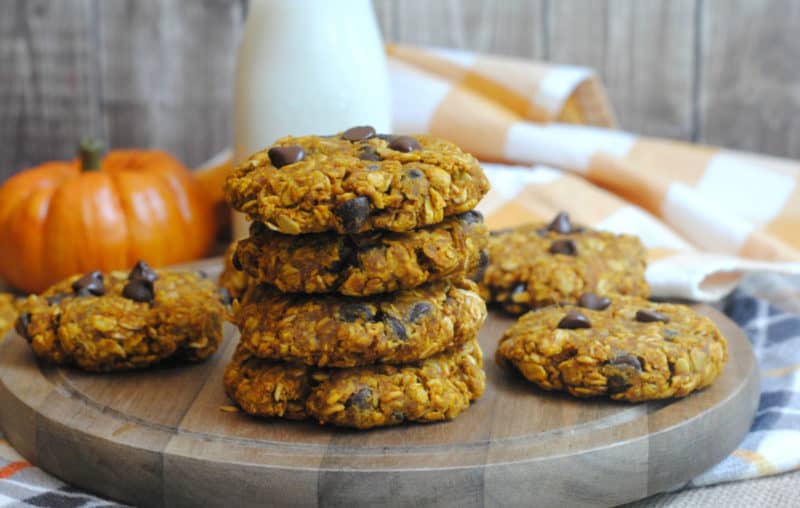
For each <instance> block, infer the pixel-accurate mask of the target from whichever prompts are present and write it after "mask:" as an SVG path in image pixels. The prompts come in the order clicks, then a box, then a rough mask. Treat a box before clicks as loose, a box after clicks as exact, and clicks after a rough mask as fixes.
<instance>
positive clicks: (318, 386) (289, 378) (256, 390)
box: [224, 340, 486, 429]
mask: <svg viewBox="0 0 800 508" xmlns="http://www.w3.org/2000/svg"><path fill="white" fill-rule="evenodd" d="M482 365H483V358H482V353H481V350H480V347H479V346H478V343H477V342H476V341H474V340H472V341H468V342H466V343H464V344H462V345H460V346H458V347H456V348H454V349H452V350H448V351H445V352H443V353H439V354H437V355H435V356H432V357H430V358H428V359H426V360H421V361H418V362H415V363H411V364H406V365H385V364H383V365H381V364H379V365H371V366H367V367H354V368H349V369H322V368H318V367H309V366H307V365H304V364H301V363H284V362H275V361H270V360H264V359H261V358H258V357H255V356H253V355H252V353H251V352H250V351H249V350H248V349H247V348H246V347H244V346H242V345H240V346H239V348H238V349H237V350H236V353H235V355H234V357H233V360H232V362H231V363H230V364H229V365H228V367H227V369H226V370H225V376H224V384H225V390H226V392H227V393H228V396H229V397H230V398H231V399H232V400H233V401H234V402H235V403H236V404H238V405H239V406H240V407H241V408H242V409H243V410H244V411H245V412H247V413H249V414H252V415H257V416H266V417H282V418H289V419H303V418H306V417H308V416H311V417H313V418H316V419H317V420H319V421H320V422H321V423H330V424H333V425H338V426H342V427H355V428H359V429H367V428H371V427H381V426H388V425H396V424H400V423H403V422H434V421H439V420H449V419H452V418H455V417H456V415H458V414H459V413H460V412H462V411H463V410H465V409H466V408H468V407H469V405H470V402H471V401H473V400H475V399H477V398H478V397H480V396H481V394H482V393H483V390H484V387H485V383H486V377H485V374H484V372H483V369H482Z"/></svg>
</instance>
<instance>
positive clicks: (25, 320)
mask: <svg viewBox="0 0 800 508" xmlns="http://www.w3.org/2000/svg"><path fill="white" fill-rule="evenodd" d="M30 325H31V313H30V312H23V313H22V314H20V315H19V316H18V317H17V321H16V323H14V330H16V332H17V333H18V334H19V336H20V337H22V338H23V339H25V340H27V341H28V342H30V341H31V338H30V336H29V335H28V327H29V326H30Z"/></svg>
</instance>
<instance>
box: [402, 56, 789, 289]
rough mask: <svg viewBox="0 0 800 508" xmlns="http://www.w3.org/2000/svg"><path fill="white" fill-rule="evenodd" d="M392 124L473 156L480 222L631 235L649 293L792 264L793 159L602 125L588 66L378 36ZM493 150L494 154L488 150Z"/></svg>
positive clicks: (730, 283)
mask: <svg viewBox="0 0 800 508" xmlns="http://www.w3.org/2000/svg"><path fill="white" fill-rule="evenodd" d="M388 54H389V68H390V81H391V84H392V100H393V104H392V107H393V115H394V117H393V121H394V125H393V130H394V131H395V132H406V133H414V132H429V133H431V134H433V135H435V136H439V137H442V138H446V139H449V140H450V141H453V142H455V143H456V144H458V145H460V146H461V147H462V148H463V149H464V150H466V151H468V152H471V153H473V154H475V155H476V156H477V157H478V158H479V159H481V160H482V161H485V162H486V164H484V168H485V169H486V172H487V174H488V175H489V179H490V181H491V183H492V190H491V191H490V193H489V195H488V196H487V197H486V199H484V201H483V202H482V203H481V204H480V206H479V209H481V210H482V211H483V212H484V214H485V216H486V220H487V222H488V223H489V225H490V226H491V227H493V228H500V227H507V226H511V225H515V224H520V223H523V222H529V221H538V220H548V219H550V218H551V217H552V216H553V215H554V214H555V213H556V212H557V211H559V210H567V211H569V212H570V213H571V215H572V216H573V218H574V219H575V220H576V221H579V222H582V223H584V224H587V225H590V226H594V227H597V228H601V229H606V230H611V231H615V232H625V233H631V234H635V235H638V236H639V237H640V238H641V239H642V241H643V242H644V244H645V246H646V247H647V248H648V254H649V267H648V270H647V279H648V282H649V283H650V285H651V287H652V291H653V295H654V296H658V297H680V298H688V299H692V300H703V301H709V300H716V299H718V298H720V297H722V296H723V295H725V294H726V293H728V292H730V291H731V290H732V289H733V288H734V287H735V285H736V283H737V282H738V280H739V277H740V275H741V274H742V273H743V272H746V271H779V272H787V273H800V186H799V185H798V181H799V180H800V163H798V162H797V161H789V160H783V159H777V158H772V157H764V156H758V155H753V154H747V153H741V152H734V151H730V150H724V149H719V148H713V147H708V146H700V145H692V144H687V143H680V142H674V141H666V140H660V139H651V138H644V137H640V136H636V135H634V134H630V133H627V132H622V131H619V130H615V129H614V126H615V122H614V118H613V114H612V113H611V108H610V106H609V103H608V99H607V98H606V94H605V92H604V90H603V87H602V85H600V83H599V82H598V81H597V79H596V78H595V76H594V74H593V73H592V71H591V70H590V69H586V68H581V67H568V66H557V65H548V64H542V63H536V62H530V61H525V60H517V59H508V58H500V57H496V56H485V55H478V54H474V53H469V52H463V51H457V50H450V49H422V48H411V47H404V46H389V47H388ZM498 163H500V164H498Z"/></svg>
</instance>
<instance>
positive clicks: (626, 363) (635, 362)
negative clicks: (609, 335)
mask: <svg viewBox="0 0 800 508" xmlns="http://www.w3.org/2000/svg"><path fill="white" fill-rule="evenodd" d="M608 364H609V365H613V366H615V367H633V368H634V369H636V370H638V371H641V370H642V363H641V362H640V361H639V359H638V358H636V357H635V356H633V355H632V354H630V353H619V354H617V355H616V356H615V357H614V358H612V359H611V360H610V361H609V362H608Z"/></svg>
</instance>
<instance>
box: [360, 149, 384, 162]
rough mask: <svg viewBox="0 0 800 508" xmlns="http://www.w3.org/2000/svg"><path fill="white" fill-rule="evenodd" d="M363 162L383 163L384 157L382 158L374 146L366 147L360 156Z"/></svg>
mask: <svg viewBox="0 0 800 508" xmlns="http://www.w3.org/2000/svg"><path fill="white" fill-rule="evenodd" d="M358 158H359V159H361V160H362V161H382V160H383V157H381V156H380V154H379V153H378V151H377V150H375V147H374V146H365V147H364V148H363V149H362V150H361V153H360V154H359V156H358Z"/></svg>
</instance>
